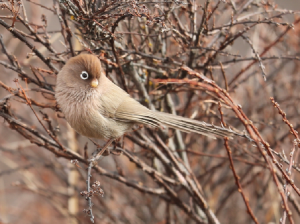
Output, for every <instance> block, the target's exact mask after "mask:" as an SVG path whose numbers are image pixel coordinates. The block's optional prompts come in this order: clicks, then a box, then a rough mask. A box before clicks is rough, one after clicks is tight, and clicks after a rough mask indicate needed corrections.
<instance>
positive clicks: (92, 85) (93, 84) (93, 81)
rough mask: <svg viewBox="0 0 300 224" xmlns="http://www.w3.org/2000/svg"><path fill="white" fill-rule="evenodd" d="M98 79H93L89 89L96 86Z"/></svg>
mask: <svg viewBox="0 0 300 224" xmlns="http://www.w3.org/2000/svg"><path fill="white" fill-rule="evenodd" d="M98 84H99V83H98V79H96V78H94V79H93V80H92V81H91V87H93V88H96V87H97V86H98Z"/></svg>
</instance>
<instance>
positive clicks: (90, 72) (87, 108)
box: [55, 54, 236, 140]
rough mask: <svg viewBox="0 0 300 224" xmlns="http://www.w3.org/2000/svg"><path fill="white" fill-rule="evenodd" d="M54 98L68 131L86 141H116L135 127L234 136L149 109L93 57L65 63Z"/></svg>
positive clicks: (193, 121)
mask: <svg viewBox="0 0 300 224" xmlns="http://www.w3.org/2000/svg"><path fill="white" fill-rule="evenodd" d="M55 97H56V100H57V103H58V105H59V107H60V109H61V111H62V112H63V114H64V116H65V119H66V120H67V122H68V123H69V124H70V125H71V127H72V128H73V129H75V131H76V132H78V133H79V134H81V135H84V136H86V137H89V138H96V139H113V140H114V139H118V138H120V137H121V136H123V135H124V134H125V133H127V132H130V131H132V129H133V127H134V125H136V124H142V125H147V126H150V127H154V128H160V127H170V128H173V129H178V130H180V131H182V132H187V133H190V132H194V133H198V134H202V135H205V136H208V137H212V138H216V137H229V138H231V137H232V136H234V135H235V134H236V132H233V131H232V130H231V129H227V128H224V127H220V126H215V125H212V124H209V123H205V122H203V121H198V120H194V119H190V118H186V117H182V116H177V115H174V114H170V113H165V112H160V111H155V110H150V109H148V108H147V107H145V106H143V105H142V104H140V103H139V102H138V101H137V100H135V99H134V98H132V97H131V96H130V95H129V94H128V93H127V92H125V91H124V90H123V89H122V88H120V87H119V86H117V85H116V84H114V83H113V82H112V81H111V80H110V79H109V78H107V77H106V75H105V73H104V72H103V70H102V68H101V62H100V60H99V59H98V57H97V56H95V55H92V54H79V55H77V56H75V57H72V58H70V59H69V60H68V61H67V62H66V64H65V65H64V66H63V68H62V69H61V70H60V72H59V73H58V75H57V81H56V89H55Z"/></svg>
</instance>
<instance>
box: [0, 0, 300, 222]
mask: <svg viewBox="0 0 300 224" xmlns="http://www.w3.org/2000/svg"><path fill="white" fill-rule="evenodd" d="M0 6H1V11H0V35H1V36H0V42H1V46H0V49H1V54H0V87H1V88H0V121H1V128H0V223H5V224H6V223H22V224H26V223H45V224H46V223H90V220H89V219H90V216H89V214H88V212H87V209H88V204H87V201H86V200H85V197H82V196H81V194H80V192H82V191H86V188H87V186H86V179H87V165H88V161H87V158H88V157H90V156H91V153H92V152H93V151H94V150H96V148H97V147H98V146H97V145H95V144H94V142H95V143H96V144H98V145H103V144H104V143H105V140H96V139H93V141H91V140H90V139H88V138H86V137H84V136H81V135H79V134H77V133H75V132H74V131H73V130H72V128H71V127H70V126H69V125H68V124H67V122H66V121H65V120H64V116H63V114H62V113H61V112H60V111H59V108H58V107H57V105H56V101H55V97H54V90H55V82H56V74H57V73H58V71H59V70H60V68H61V67H62V66H63V65H64V64H65V62H66V61H67V60H68V59H69V58H70V57H72V56H74V55H76V54H79V53H82V52H84V53H93V54H95V55H97V56H98V57H99V59H100V60H101V62H102V65H103V68H104V70H105V74H106V75H107V76H108V77H109V78H110V79H111V80H112V81H113V82H114V83H116V84H117V85H119V86H120V87H122V88H123V89H125V90H126V91H127V92H128V93H129V94H130V95H131V96H132V97H134V98H135V99H136V100H138V101H139V102H141V103H142V104H144V105H145V106H147V107H149V108H151V109H156V110H161V111H166V112H170V113H176V114H178V115H181V116H185V117H191V118H193V119H197V120H203V121H205V122H208V123H213V124H214V125H218V126H220V125H221V121H224V123H226V125H227V127H228V128H229V127H230V128H231V129H232V130H234V131H235V132H238V133H241V134H242V135H247V136H249V138H253V139H254V141H249V138H248V139H247V138H243V137H235V138H234V139H232V140H229V141H228V146H225V145H226V144H225V145H224V140H223V139H217V140H214V139H210V138H207V137H204V136H199V135H197V134H191V133H180V132H178V131H174V130H154V129H151V128H148V127H139V126H137V127H135V131H133V132H132V133H128V134H127V135H126V136H124V137H123V138H122V139H121V140H120V141H119V142H118V143H116V147H117V148H120V151H119V153H113V154H110V155H108V156H105V157H102V158H101V159H100V161H99V162H98V165H97V166H95V167H94V170H93V171H92V182H94V181H100V183H101V188H102V190H103V191H104V195H103V196H102V195H98V194H96V193H95V194H93V196H92V202H93V214H94V216H95V223H224V224H227V223H228V224H229V223H230V224H235V223H270V224H271V223H299V222H300V218H299V214H300V204H299V203H300V197H299V196H300V192H299V189H298V186H299V179H300V178H299V170H300V168H299V153H298V151H299V149H298V144H300V142H299V138H298V136H297V134H296V135H293V134H292V133H291V130H292V129H290V127H289V126H288V125H287V124H286V123H285V122H284V121H283V119H282V118H283V117H282V115H280V114H279V113H278V110H277V108H276V107H274V104H272V102H271V101H270V97H274V99H275V101H276V102H278V103H279V105H280V108H281V109H282V110H283V111H284V112H285V113H286V116H287V119H288V122H287V123H288V124H292V126H293V128H294V130H295V131H299V129H300V126H299V125H300V122H299V119H298V118H299V113H300V111H299V107H298V105H299V99H300V93H299V89H298V88H299V85H300V79H299V77H300V76H299V74H300V73H299V72H300V69H299V68H300V62H299V60H300V48H299V45H300V16H299V10H300V2H299V1H295V0H277V1H256V0H238V1H236V0H226V1H220V0H210V1H198V0H196V1H177V0H176V1H151V2H149V1H100V0H91V1H89V0H65V1H56V0H53V1H41V0H27V1H25V0H22V1H13V0H11V1H0ZM189 69H190V70H189ZM199 74H201V75H204V76H206V77H207V78H209V79H211V80H213V81H214V82H215V85H211V84H208V83H206V82H203V79H202V78H201V76H200V75H199ZM199 77H200V78H199ZM191 82H193V83H192V84H191ZM195 82H198V83H199V84H195ZM218 88H220V89H223V90H224V92H222V91H221V92H220V91H216V89H218ZM220 89H219V90H220ZM227 94H228V95H227ZM230 100H233V103H232V102H231V101H230ZM238 106H240V108H241V109H239V110H237V109H236V108H237V107H238ZM220 111H222V115H221V112H220ZM243 114H244V115H245V116H243ZM248 119H249V120H248ZM250 121H251V122H250ZM247 122H248V123H247ZM250 123H251V124H253V125H254V126H255V127H256V129H253V128H252V127H251V125H250V126H249V124H250ZM42 124H43V125H42ZM47 130H48V131H47ZM255 131H257V132H255ZM226 142H227V141H225V143H226ZM264 143H267V145H269V146H270V148H269V149H268V148H267V149H266V145H264ZM121 148H122V150H123V151H122V150H121ZM72 152H74V153H72ZM120 152H122V153H120ZM160 153H161V154H160ZM171 155H174V156H173V157H172V156H171Z"/></svg>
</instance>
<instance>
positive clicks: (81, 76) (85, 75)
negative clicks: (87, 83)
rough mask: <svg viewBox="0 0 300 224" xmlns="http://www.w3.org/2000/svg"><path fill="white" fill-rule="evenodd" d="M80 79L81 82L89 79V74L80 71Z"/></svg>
mask: <svg viewBox="0 0 300 224" xmlns="http://www.w3.org/2000/svg"><path fill="white" fill-rule="evenodd" d="M80 78H81V79H83V80H86V79H88V78H89V73H87V72H86V71H82V72H81V74H80Z"/></svg>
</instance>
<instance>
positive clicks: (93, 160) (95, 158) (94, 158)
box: [89, 138, 114, 162]
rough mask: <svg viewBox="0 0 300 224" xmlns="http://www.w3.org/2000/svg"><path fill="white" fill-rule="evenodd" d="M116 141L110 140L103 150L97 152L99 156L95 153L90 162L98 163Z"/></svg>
mask: <svg viewBox="0 0 300 224" xmlns="http://www.w3.org/2000/svg"><path fill="white" fill-rule="evenodd" d="M113 141H114V139H113V138H112V139H110V140H109V141H108V142H106V143H105V145H104V146H103V147H102V149H101V150H100V151H99V152H97V154H96V153H95V154H94V153H93V154H94V155H93V157H92V158H91V159H90V160H89V161H90V162H95V161H97V160H98V159H100V157H101V155H102V154H103V153H104V152H105V150H106V149H107V148H108V147H109V146H110V145H111V143H112V142H113Z"/></svg>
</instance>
